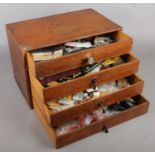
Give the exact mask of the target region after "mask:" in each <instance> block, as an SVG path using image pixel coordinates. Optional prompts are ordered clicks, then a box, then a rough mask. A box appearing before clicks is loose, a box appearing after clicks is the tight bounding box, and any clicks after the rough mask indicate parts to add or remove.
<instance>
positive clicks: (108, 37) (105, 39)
mask: <svg viewBox="0 0 155 155" xmlns="http://www.w3.org/2000/svg"><path fill="white" fill-rule="evenodd" d="M127 39H131V37H129V36H128V35H127V34H125V33H123V32H122V31H116V32H111V33H108V34H101V35H98V36H92V37H89V38H82V39H79V40H72V41H69V42H67V43H68V45H67V43H64V44H59V45H55V46H51V47H46V48H42V49H37V50H33V51H31V53H32V55H33V53H40V52H43V53H46V52H49V51H51V52H53V53H54V51H58V50H61V49H62V51H63V52H62V55H58V56H55V57H54V56H53V58H52V56H51V59H56V58H58V57H61V56H66V55H68V54H73V53H75V52H79V51H82V50H85V49H90V48H96V47H98V46H105V45H108V44H113V43H115V42H119V41H122V40H127ZM71 42H76V43H82V44H84V43H86V44H87V45H83V46H84V47H78V48H77V47H76V48H77V49H76V48H75V46H76V45H69V43H71ZM95 42H98V44H95ZM88 43H90V45H89V44H88ZM77 46H78V45H77ZM79 46H80V45H79ZM81 46H82V45H81ZM67 48H72V50H73V49H74V50H73V52H67ZM34 58H35V56H34ZM47 59H48V58H47ZM49 60H50V59H49ZM34 61H35V62H36V63H39V62H41V61H48V60H43V59H40V60H37V59H36V60H35V59H34Z"/></svg>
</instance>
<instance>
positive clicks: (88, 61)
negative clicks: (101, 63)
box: [86, 56, 94, 65]
mask: <svg viewBox="0 0 155 155" xmlns="http://www.w3.org/2000/svg"><path fill="white" fill-rule="evenodd" d="M86 60H87V64H88V65H92V64H93V63H94V58H93V57H91V56H90V57H87V58H86Z"/></svg>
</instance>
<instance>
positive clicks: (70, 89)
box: [43, 54, 139, 102]
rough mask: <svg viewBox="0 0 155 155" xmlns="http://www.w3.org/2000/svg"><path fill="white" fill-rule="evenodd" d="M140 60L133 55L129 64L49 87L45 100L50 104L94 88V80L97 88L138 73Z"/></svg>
mask: <svg viewBox="0 0 155 155" xmlns="http://www.w3.org/2000/svg"><path fill="white" fill-rule="evenodd" d="M138 66H139V60H138V59H136V58H135V57H134V56H132V55H131V54H130V55H129V60H128V62H126V63H124V64H121V65H118V66H115V67H112V68H108V69H105V70H102V71H100V72H97V73H94V74H90V75H86V76H83V77H80V78H77V79H74V80H71V81H68V82H65V83H60V84H59V85H57V86H53V87H48V88H45V89H44V90H43V95H44V100H45V102H48V101H50V100H53V99H57V98H61V97H65V96H66V95H69V94H75V93H78V92H80V91H83V90H85V89H88V88H90V87H92V86H93V84H92V80H93V79H96V84H95V85H96V86H98V85H101V84H104V83H107V82H109V81H113V80H117V79H120V78H123V77H126V76H129V75H132V74H135V73H136V72H137V71H138Z"/></svg>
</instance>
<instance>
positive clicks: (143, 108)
mask: <svg viewBox="0 0 155 155" xmlns="http://www.w3.org/2000/svg"><path fill="white" fill-rule="evenodd" d="M136 97H137V98H138V101H139V105H137V106H135V107H133V108H130V109H128V110H125V111H123V112H120V113H119V114H116V115H114V116H111V117H109V118H107V119H105V120H101V121H98V122H95V123H93V124H91V125H88V126H86V127H84V128H81V129H79V130H75V131H73V132H71V133H68V134H64V135H61V136H57V135H56V132H55V130H54V128H52V127H50V126H49V125H48V123H47V122H46V120H45V119H44V117H43V115H42V113H41V111H40V109H39V107H38V106H37V105H36V104H34V109H35V111H36V114H37V115H38V117H39V118H40V120H41V122H42V123H43V124H44V126H45V128H46V130H47V132H48V135H49V137H50V138H51V139H52V141H53V142H54V144H55V146H56V148H60V147H62V146H65V145H67V144H70V143H73V142H75V141H77V140H80V139H82V138H85V137H87V136H90V135H92V134H95V133H97V132H100V131H103V130H104V127H105V126H106V127H108V128H111V127H113V126H115V125H117V124H120V123H123V122H125V121H128V120H130V119H132V118H135V117H137V116H140V115H142V114H144V113H146V112H147V111H148V106H149V104H148V101H147V100H146V99H145V98H144V97H142V96H141V95H138V96H136Z"/></svg>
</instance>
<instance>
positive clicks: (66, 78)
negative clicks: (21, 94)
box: [29, 54, 137, 88]
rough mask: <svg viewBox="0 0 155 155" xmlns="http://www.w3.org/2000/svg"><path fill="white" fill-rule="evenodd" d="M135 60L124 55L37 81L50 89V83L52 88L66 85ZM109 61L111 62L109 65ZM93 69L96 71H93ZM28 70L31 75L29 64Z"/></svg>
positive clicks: (131, 56)
mask: <svg viewBox="0 0 155 155" xmlns="http://www.w3.org/2000/svg"><path fill="white" fill-rule="evenodd" d="M119 58H120V59H119ZM115 60H116V61H115ZM135 60H137V58H135V57H134V56H133V55H132V54H125V55H121V56H119V57H116V58H110V59H105V60H102V61H100V62H98V63H94V64H92V65H86V66H83V67H80V68H76V69H73V70H69V71H65V72H62V73H59V74H55V75H52V76H48V77H38V80H39V81H40V83H41V84H42V86H43V87H45V88H46V87H50V86H49V85H48V83H51V87H52V82H54V83H53V86H56V85H58V84H61V83H67V82H70V81H73V80H77V79H79V78H82V77H86V76H89V75H92V74H95V73H97V72H100V71H104V70H107V69H110V68H114V67H117V66H119V65H123V64H126V63H130V62H132V61H135ZM109 61H112V62H111V64H110V62H109ZM117 62H118V64H117ZM107 63H109V64H110V65H107V66H106V64H107ZM102 64H105V66H104V65H103V66H102ZM100 66H102V67H101V69H99V70H98V68H100ZM87 68H88V69H87ZM96 68H97V69H96ZM93 69H94V70H96V71H93ZM29 70H31V73H33V71H32V68H31V64H29ZM76 75H77V76H76Z"/></svg>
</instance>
